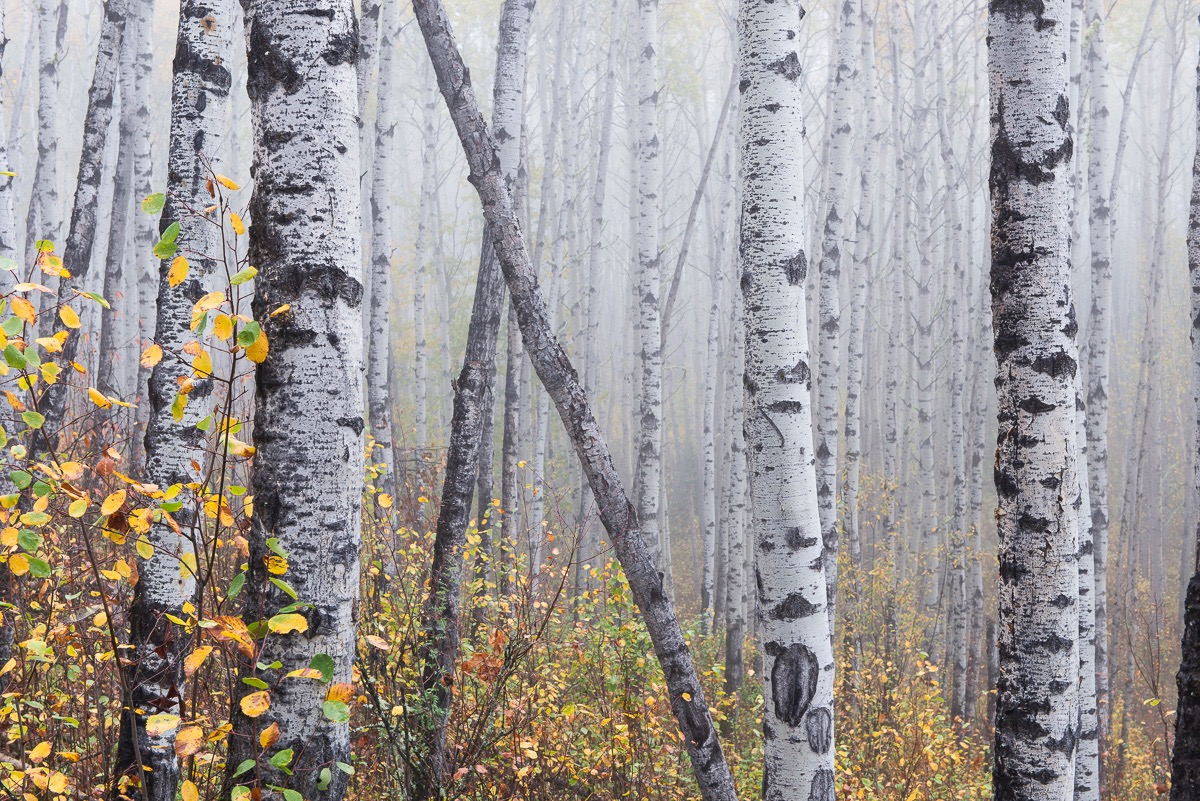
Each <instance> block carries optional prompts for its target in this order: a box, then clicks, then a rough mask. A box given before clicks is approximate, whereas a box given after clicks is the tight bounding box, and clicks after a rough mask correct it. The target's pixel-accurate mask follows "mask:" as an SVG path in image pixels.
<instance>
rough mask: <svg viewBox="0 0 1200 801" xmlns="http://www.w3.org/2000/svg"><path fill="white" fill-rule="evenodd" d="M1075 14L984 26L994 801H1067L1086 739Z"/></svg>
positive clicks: (1003, 14) (1003, 18)
mask: <svg viewBox="0 0 1200 801" xmlns="http://www.w3.org/2000/svg"><path fill="white" fill-rule="evenodd" d="M1069 13H1070V4H1069V2H1068V0H1048V2H1046V3H1045V4H1038V5H1037V6H1036V7H1035V6H1033V5H1031V4H1028V3H1023V2H1020V1H1019V0H1008V1H1007V2H993V3H992V4H991V6H990V13H989V19H988V66H989V75H990V83H991V92H992V98H991V109H992V113H991V119H992V168H991V180H990V183H991V196H992V270H991V287H992V320H993V322H992V326H993V330H994V332H995V339H994V347H995V351H996V362H997V379H996V388H997V395H998V397H999V416H998V420H999V434H998V440H997V442H998V446H997V454H996V490H997V494H998V498H999V509H998V510H997V513H996V520H997V528H998V532H999V538H1000V587H999V597H1000V618H999V625H998V627H997V628H998V633H999V654H1000V663H999V669H1000V674H999V683H998V691H997V700H996V763H995V774H994V787H995V797H996V798H997V799H1013V800H1014V801H1017V800H1018V799H1019V800H1021V801H1023V800H1024V799H1029V801H1059V800H1060V799H1061V800H1063V801H1065V799H1069V798H1071V796H1072V794H1073V792H1074V784H1075V781H1074V780H1075V749H1076V744H1077V740H1078V736H1079V699H1078V690H1079V687H1078V685H1079V603H1078V599H1079V574H1078V554H1079V536H1078V523H1079V521H1078V516H1077V509H1076V508H1075V506H1074V504H1075V503H1076V501H1077V500H1078V495H1079V483H1078V482H1079V479H1078V475H1077V472H1076V471H1077V464H1076V461H1077V448H1076V443H1075V374H1076V370H1077V366H1078V364H1077V363H1078V351H1077V349H1076V346H1075V329H1076V323H1075V313H1074V305H1073V302H1072V298H1071V269H1070V242H1071V232H1070V220H1069V210H1070V203H1071V186H1070V168H1071V157H1072V148H1073V143H1072V140H1071V132H1070V109H1069V101H1068V99H1067V83H1068V73H1069V69H1068V66H1069V65H1068V60H1067V48H1068V45H1069V39H1068V33H1069V32H1068V23H1069V16H1068V15H1069ZM1031 242H1032V243H1036V247H1031V245H1030V243H1031Z"/></svg>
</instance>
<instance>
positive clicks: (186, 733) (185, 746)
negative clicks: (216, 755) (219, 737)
mask: <svg viewBox="0 0 1200 801" xmlns="http://www.w3.org/2000/svg"><path fill="white" fill-rule="evenodd" d="M203 747H204V730H203V729H201V728H200V727H199V726H184V727H183V728H182V729H180V730H179V734H176V735H175V756H177V757H179V758H180V759H183V758H184V757H190V756H191V755H192V754H194V753H196V752H197V751H199V750H200V749H201V748H203Z"/></svg>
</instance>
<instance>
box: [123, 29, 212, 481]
mask: <svg viewBox="0 0 1200 801" xmlns="http://www.w3.org/2000/svg"><path fill="white" fill-rule="evenodd" d="M137 30H138V53H137V60H136V63H135V79H134V92H135V94H136V98H137V132H136V133H135V134H134V139H133V144H134V151H135V156H134V160H133V180H134V186H135V189H134V194H133V197H134V200H138V199H140V198H144V197H146V196H147V195H149V194H150V193H151V192H153V191H154V159H153V157H152V154H151V152H150V139H151V125H150V94H151V91H150V90H151V83H152V81H153V79H154V76H153V67H154V31H153V30H152V28H151V26H150V25H138V26H137ZM226 42H228V34H226ZM157 223H158V221H157V220H155V219H154V218H153V217H152V216H150V215H149V214H137V213H135V214H134V221H133V241H134V251H133V252H134V256H133V265H134V269H135V273H134V276H133V278H134V287H133V289H132V290H131V291H130V298H129V300H128V302H129V303H136V304H137V308H138V313H137V315H136V325H137V330H136V337H137V339H136V346H135V347H136V349H137V350H139V351H140V350H141V349H143V348H145V347H146V346H148V345H149V344H150V341H151V340H152V339H153V338H154V328H155V325H156V320H157V318H158V303H157V298H158V268H159V261H158V259H157V258H155V256H154V253H153V251H152V249H151V245H152V243H153V242H154V241H155V238H156V236H157V227H156V226H157ZM189 322H190V320H189ZM131 366H132V367H133V368H134V370H135V377H134V388H135V391H136V395H135V397H136V398H137V401H138V405H137V408H136V409H135V410H134V419H135V420H136V421H137V428H136V430H135V432H134V436H133V438H134V447H133V463H132V467H133V471H132V474H133V475H144V474H145V469H146V449H145V447H144V444H143V443H144V440H145V435H146V423H147V421H148V420H149V417H150V414H151V409H150V405H151V404H150V403H149V402H148V399H149V386H150V369H148V368H146V367H143V366H142V365H141V362H140V360H139V361H138V363H136V364H134V365H131Z"/></svg>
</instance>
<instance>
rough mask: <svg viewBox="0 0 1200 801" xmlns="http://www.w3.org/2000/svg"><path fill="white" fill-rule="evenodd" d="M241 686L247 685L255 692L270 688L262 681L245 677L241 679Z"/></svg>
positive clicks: (252, 677)
mask: <svg viewBox="0 0 1200 801" xmlns="http://www.w3.org/2000/svg"><path fill="white" fill-rule="evenodd" d="M242 684H249V685H250V686H251V687H253V688H254V689H256V690H269V689H270V688H271V685H269V684H267V683H266V682H265V681H263V680H262V679H259V678H255V677H254V676H247V677H245V678H244V679H242Z"/></svg>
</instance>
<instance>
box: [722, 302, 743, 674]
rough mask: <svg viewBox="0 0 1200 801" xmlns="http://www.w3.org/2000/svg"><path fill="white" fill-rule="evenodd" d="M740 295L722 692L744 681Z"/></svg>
mask: <svg viewBox="0 0 1200 801" xmlns="http://www.w3.org/2000/svg"><path fill="white" fill-rule="evenodd" d="M742 307H743V302H742V293H741V291H740V290H739V289H736V288H735V289H734V292H733V313H732V315H731V317H732V320H731V324H730V327H729V331H730V343H731V344H730V349H729V371H728V374H727V383H726V385H725V386H726V392H727V397H728V398H729V421H728V422H729V450H728V452H727V453H726V454H725V456H726V458H727V459H728V460H729V491H728V498H729V503H728V505H727V507H726V510H725V526H724V528H725V559H726V561H725V692H726V693H727V694H729V695H734V694H737V693H740V692H741V691H742V684H743V683H744V682H745V656H744V655H743V646H744V644H745V641H746V605H745V603H744V602H743V601H744V596H745V594H746V581H747V576H746V567H745V561H746V550H747V539H748V538H749V535H748V534H747V526H746V438H745V427H744V421H745V406H744V397H743V396H744V391H743V390H742V382H743V376H744V375H745V372H746V356H745V353H746V326H745V320H744V312H743V308H742Z"/></svg>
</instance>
